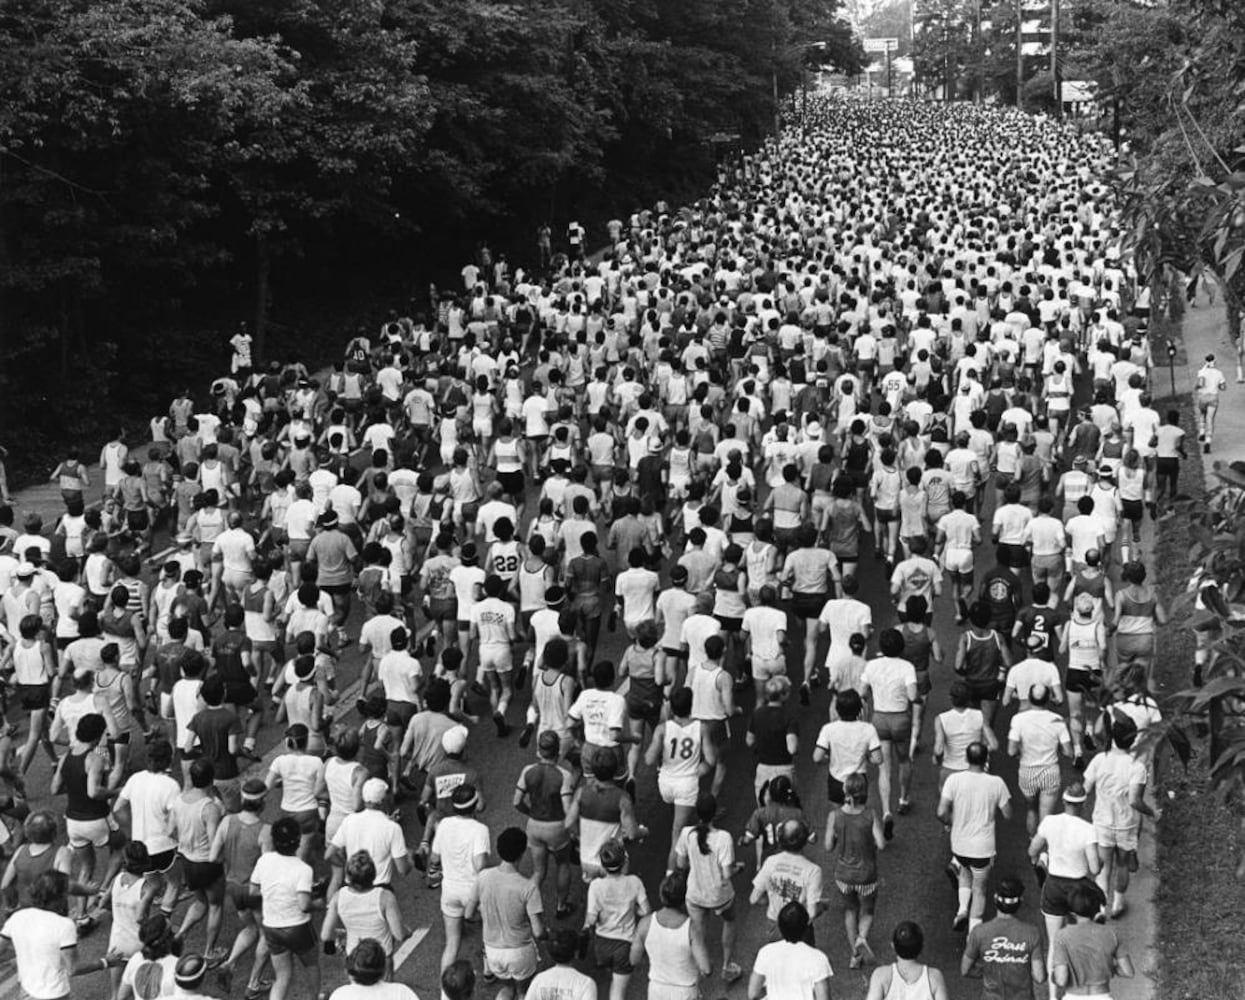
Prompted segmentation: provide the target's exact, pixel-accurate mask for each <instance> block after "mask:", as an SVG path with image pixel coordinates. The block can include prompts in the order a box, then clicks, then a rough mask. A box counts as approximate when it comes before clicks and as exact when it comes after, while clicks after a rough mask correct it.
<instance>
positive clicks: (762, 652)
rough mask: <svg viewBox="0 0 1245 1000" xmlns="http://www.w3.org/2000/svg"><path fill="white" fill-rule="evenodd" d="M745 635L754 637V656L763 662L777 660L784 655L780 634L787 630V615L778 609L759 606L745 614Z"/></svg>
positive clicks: (743, 626)
mask: <svg viewBox="0 0 1245 1000" xmlns="http://www.w3.org/2000/svg"><path fill="white" fill-rule="evenodd" d="M741 627H742V628H743V630H744V633H745V634H747V635H750V636H752V655H753V656H755V657H756V658H757V659H761V660H777V659H779V658H780V657H781V656H782V655H783V653H782V646H781V645H779V642H778V633H779V632H785V631H786V630H787V614H786V612H785V611H780V610H779V609H778V608H771V607H767V606H765V605H759V606H757V607H755V608H749V609H748V610H747V611H745V612H744V620H743V625H742V626H741Z"/></svg>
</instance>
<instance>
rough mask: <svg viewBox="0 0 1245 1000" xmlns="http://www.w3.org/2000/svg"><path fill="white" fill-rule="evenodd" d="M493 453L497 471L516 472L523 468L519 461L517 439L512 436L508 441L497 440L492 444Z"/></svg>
mask: <svg viewBox="0 0 1245 1000" xmlns="http://www.w3.org/2000/svg"><path fill="white" fill-rule="evenodd" d="M493 455H494V457H495V458H496V459H497V471H498V472H518V471H520V470H521V469H522V468H523V465H522V464H521V463H520V462H519V441H518V439H517V438H512V439H511V440H509V441H502V440H500V439H499V440H497V441H496V442H494V444H493Z"/></svg>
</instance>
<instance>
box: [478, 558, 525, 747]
mask: <svg viewBox="0 0 1245 1000" xmlns="http://www.w3.org/2000/svg"><path fill="white" fill-rule="evenodd" d="M505 590H506V583H505V581H504V580H503V579H502V578H501V577H500V576H498V575H497V574H495V573H494V574H491V575H490V576H488V577H486V578H485V580H484V598H483V599H482V600H480V601H477V602H476V603H475V604H473V605H472V607H471V612H470V619H469V620H470V622H471V638H472V640H473V641H474V642H476V643H477V644H478V646H479V650H480V672H481V673H483V675H484V678H485V680H486V681H487V687H488V692H489V702H490V704H491V705H492V706H493V723H494V725H496V726H497V736H498V738H500V739H505V737H506V735H507V734H508V733H509V732H510V727H509V726H508V725H507V724H506V709H508V708H509V707H510V699H511V698H512V697H513V695H514V682H513V681H512V679H511V675H512V672H513V669H514V658H513V656H512V653H511V644H512V643H513V642H514V641H515V640H516V639H517V638H518V634H517V632H516V631H515V607H514V605H513V604H511V603H509V602H508V601H503V600H502V599H501V595H502V594H503V593H504V592H505Z"/></svg>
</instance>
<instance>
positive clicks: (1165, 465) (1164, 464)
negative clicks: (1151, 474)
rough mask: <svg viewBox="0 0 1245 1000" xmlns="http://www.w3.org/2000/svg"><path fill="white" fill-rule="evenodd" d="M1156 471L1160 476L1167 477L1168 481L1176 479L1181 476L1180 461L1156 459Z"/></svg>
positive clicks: (1175, 459) (1176, 459)
mask: <svg viewBox="0 0 1245 1000" xmlns="http://www.w3.org/2000/svg"><path fill="white" fill-rule="evenodd" d="M1154 471H1155V473H1156V474H1157V475H1159V476H1162V477H1166V478H1168V479H1176V478H1178V477H1179V475H1180V459H1178V458H1160V459H1156V460H1155V463H1154Z"/></svg>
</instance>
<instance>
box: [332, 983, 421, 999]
mask: <svg viewBox="0 0 1245 1000" xmlns="http://www.w3.org/2000/svg"><path fill="white" fill-rule="evenodd" d="M329 1000H419V997H418V996H417V995H416V993H415V991H414V990H413V989H411V988H410V987H409V986H407V985H406V984H405V983H386V982H384V981H382V982H379V983H373V984H372V985H371V986H360V985H359V984H358V983H347V984H346V985H345V986H339V987H337V989H335V990H334V991H333V992H332V994H331V995H330V996H329Z"/></svg>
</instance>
